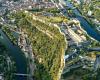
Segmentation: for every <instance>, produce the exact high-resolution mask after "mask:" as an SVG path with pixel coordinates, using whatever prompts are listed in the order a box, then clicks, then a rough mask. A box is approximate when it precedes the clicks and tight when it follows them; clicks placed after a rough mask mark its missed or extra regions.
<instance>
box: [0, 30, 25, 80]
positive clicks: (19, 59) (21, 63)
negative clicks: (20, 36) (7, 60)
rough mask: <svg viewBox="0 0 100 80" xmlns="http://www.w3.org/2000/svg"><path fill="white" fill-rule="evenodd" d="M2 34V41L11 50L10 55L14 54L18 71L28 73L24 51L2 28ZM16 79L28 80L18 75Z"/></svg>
mask: <svg viewBox="0 0 100 80" xmlns="http://www.w3.org/2000/svg"><path fill="white" fill-rule="evenodd" d="M0 34H1V36H2V38H0V41H1V42H2V43H3V44H4V45H5V46H6V48H7V49H8V50H9V52H10V54H9V56H12V57H13V59H14V61H15V62H16V73H21V74H27V61H26V58H25V56H24V53H23V52H22V51H21V49H20V48H19V47H18V46H15V45H13V44H12V42H11V41H10V39H9V38H8V37H7V36H6V35H5V34H4V32H3V31H2V30H1V29H0ZM15 78H16V80H27V79H26V77H22V76H16V77H15Z"/></svg>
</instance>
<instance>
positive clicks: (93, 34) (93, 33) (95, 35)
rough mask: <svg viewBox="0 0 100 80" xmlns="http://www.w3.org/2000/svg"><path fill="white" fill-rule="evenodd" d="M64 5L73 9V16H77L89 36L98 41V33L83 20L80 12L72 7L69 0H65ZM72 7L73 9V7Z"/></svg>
mask: <svg viewBox="0 0 100 80" xmlns="http://www.w3.org/2000/svg"><path fill="white" fill-rule="evenodd" d="M65 3H66V5H67V6H68V7H69V8H71V9H72V10H73V13H74V14H75V15H76V17H75V18H77V19H78V20H79V21H80V24H81V26H82V27H83V29H84V30H85V31H86V32H87V34H88V35H89V36H91V37H92V38H93V39H95V40H97V41H100V34H99V33H97V32H96V31H95V30H94V29H93V28H92V27H93V26H92V25H91V24H90V23H89V22H88V21H87V20H85V18H84V17H82V16H81V14H80V12H79V11H78V10H77V9H76V8H74V6H73V4H71V3H70V2H69V1H66V2H65ZM73 8H74V9H73ZM73 18H74V17H73Z"/></svg>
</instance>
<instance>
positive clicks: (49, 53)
mask: <svg viewBox="0 0 100 80" xmlns="http://www.w3.org/2000/svg"><path fill="white" fill-rule="evenodd" d="M15 17H16V22H17V25H18V27H19V28H21V29H22V31H23V32H25V33H26V34H27V35H28V39H29V40H30V42H31V45H32V49H33V52H34V55H35V64H36V70H35V73H34V76H35V78H36V80H58V79H59V78H60V75H61V71H62V69H63V66H64V60H63V59H64V53H65V48H66V42H65V38H64V35H62V34H61V33H60V31H59V29H58V28H56V27H54V26H48V25H46V24H44V23H42V22H39V21H36V20H33V19H32V15H31V16H29V14H25V13H22V12H21V13H16V15H15Z"/></svg>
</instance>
